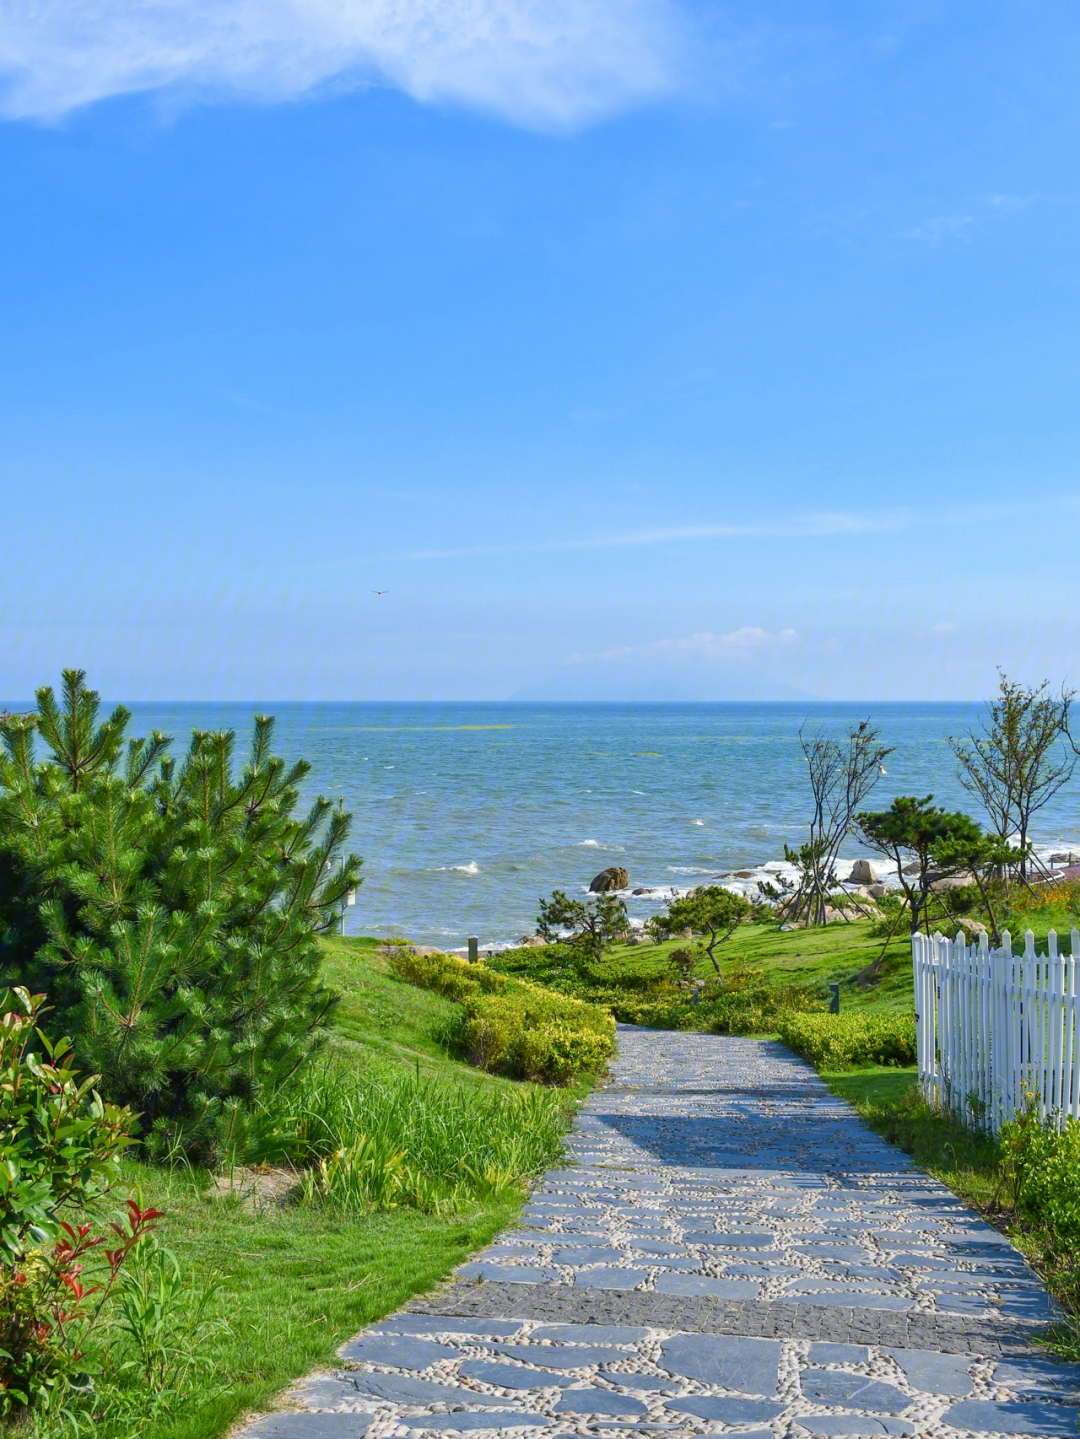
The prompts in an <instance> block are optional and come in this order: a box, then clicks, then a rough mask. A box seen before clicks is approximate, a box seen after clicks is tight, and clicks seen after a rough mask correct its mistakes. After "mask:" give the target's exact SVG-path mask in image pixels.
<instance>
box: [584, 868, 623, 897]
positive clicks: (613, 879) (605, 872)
mask: <svg viewBox="0 0 1080 1439" xmlns="http://www.w3.org/2000/svg"><path fill="white" fill-rule="evenodd" d="M629 883H630V876H629V875H628V874H627V872H626V870H625V869H623V868H622V866H621V865H617V864H613V865H611V867H610V868H609V869H602V870H601V871H600V873H599V874H598V875H597V876H596V877H595V879H594V880H593V882H592V884H590V885H589V893H590V894H606V893H608V892H609V891H611V890H616V889H625V888H626V886H627V885H628V884H629Z"/></svg>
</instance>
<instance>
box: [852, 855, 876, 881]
mask: <svg viewBox="0 0 1080 1439" xmlns="http://www.w3.org/2000/svg"><path fill="white" fill-rule="evenodd" d="M847 882H848V884H877V882H878V874H877V871H876V870H875V869H874V866H873V865H872V864H871V863H870V861H869V860H868V859H857V860H856V861H855V863H854V864H853V865H852V866H851V873H850V874H849V875H848V877H847Z"/></svg>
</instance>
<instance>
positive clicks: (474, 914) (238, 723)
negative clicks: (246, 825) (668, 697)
mask: <svg viewBox="0 0 1080 1439" xmlns="http://www.w3.org/2000/svg"><path fill="white" fill-rule="evenodd" d="M12 707H13V708H14V706H12ZM129 707H130V708H131V709H132V711H133V715H134V720H133V725H132V731H133V732H134V733H146V732H147V731H148V730H149V729H151V728H155V729H161V730H164V731H166V732H167V733H169V734H171V735H173V736H175V740H176V749H177V750H178V751H179V750H182V748H183V746H184V744H185V743H186V738H187V736H188V735H189V734H190V731H191V730H192V729H232V730H235V731H236V733H237V736H238V740H239V741H241V743H240V745H239V748H240V750H241V752H242V751H243V749H244V747H245V744H246V738H247V736H248V734H249V733H250V730H251V726H252V720H253V716H254V715H255V714H256V713H268V714H273V715H275V716H276V721H277V729H276V748H277V750H278V752H279V753H281V754H282V755H284V756H285V757H286V758H287V759H290V760H292V759H296V758H300V757H303V758H304V759H306V760H307V761H308V762H309V763H310V765H311V772H310V775H309V777H308V780H307V781H306V783H305V799H310V798H312V797H314V795H316V794H322V795H326V796H327V797H328V798H330V799H332V800H334V801H335V802H336V801H337V800H338V799H339V798H341V799H343V800H344V802H345V806H346V808H347V809H348V810H349V811H351V813H352V815H353V817H354V820H353V835H352V841H351V844H352V848H353V849H354V850H355V851H356V852H357V853H358V854H360V855H361V856H362V857H363V861H364V865H363V875H364V879H363V884H362V886H361V888H360V890H359V893H358V895H357V902H356V905H355V907H353V908H350V909H348V910H347V911H346V914H345V927H346V932H347V933H350V934H368V935H377V936H384V937H385V936H395V935H400V936H403V937H405V938H408V939H410V940H412V941H414V942H415V943H417V944H429V945H437V946H439V947H442V948H447V949H455V948H461V947H463V946H464V945H465V944H466V941H467V940H468V938H469V937H470V936H476V937H477V938H478V939H479V941H480V947H481V950H482V951H483V950H485V949H497V948H502V947H504V946H506V945H507V944H510V943H514V942H516V941H517V940H519V939H520V938H522V937H524V936H526V935H529V934H532V933H533V932H534V931H535V928H536V914H537V905H538V900H539V899H540V897H541V896H545V895H549V894H550V893H551V891H552V890H553V889H562V890H565V891H567V892H568V893H570V894H573V895H577V894H582V893H584V892H586V891H587V889H588V886H589V882H590V880H591V879H592V878H593V876H594V875H595V874H596V873H597V872H598V871H600V870H602V869H604V868H606V867H608V866H609V865H621V866H622V867H623V868H625V869H626V870H627V871H628V874H629V878H630V886H629V887H630V889H635V888H637V889H642V890H644V891H646V893H644V894H642V895H638V896H633V895H629V896H628V897H627V904H628V907H629V912H630V915H631V917H632V918H633V919H635V920H637V921H638V922H642V921H643V920H644V919H645V918H647V917H648V915H649V914H651V913H654V912H655V911H656V910H657V908H658V907H659V906H660V905H661V904H662V903H663V902H664V900H665V899H666V898H667V897H668V896H670V894H671V892H672V890H673V889H674V890H676V891H679V890H683V889H686V888H690V887H692V886H693V885H695V884H701V883H705V882H707V881H708V880H709V879H712V878H715V877H719V876H723V875H728V876H734V875H736V874H737V872H738V871H743V879H744V880H745V879H746V878H747V877H748V876H747V872H748V871H749V874H750V876H752V877H756V876H758V875H759V874H760V873H763V872H764V867H765V866H767V865H768V866H770V867H771V869H772V871H773V872H774V873H775V872H776V870H777V868H778V862H779V861H782V859H783V854H784V846H785V844H787V845H797V844H799V843H800V842H801V841H802V840H803V839H804V838H805V837H806V832H807V831H806V825H807V820H808V816H809V809H810V794H809V787H808V783H807V775H806V763H805V760H804V759H803V757H802V754H801V751H800V748H799V732H800V729H805V730H807V731H813V732H836V733H845V732H846V730H847V728H848V727H849V726H850V725H852V724H857V723H859V722H860V721H861V720H864V719H869V720H870V721H871V722H872V723H873V724H875V725H876V726H877V727H878V728H879V729H880V731H881V738H882V742H883V743H884V744H886V745H888V746H891V747H892V749H893V752H892V754H890V755H889V756H888V758H887V759H886V761H885V769H886V771H887V773H886V774H885V775H883V776H881V777H880V778H879V781H878V784H877V786H876V788H875V789H874V791H873V793H872V795H871V797H870V800H869V801H868V806H869V807H870V808H875V809H878V808H885V807H886V806H887V805H888V804H889V803H890V801H891V800H892V799H893V798H894V797H895V796H896V795H898V794H917V795H928V794H933V796H934V798H935V800H936V802H937V803H939V804H943V805H945V806H947V807H948V808H950V809H965V810H967V811H968V812H969V813H972V814H977V813H978V809H977V806H976V804H975V802H974V801H973V799H972V798H971V796H970V795H968V794H967V793H966V792H965V791H964V790H963V789H962V788H961V786H960V784H959V782H958V780H957V777H956V765H955V761H954V759H953V757H952V754H951V751H950V749H949V744H948V740H949V737H950V735H955V736H960V735H963V734H964V733H965V732H966V731H967V730H968V729H970V728H971V727H972V726H977V725H978V724H979V722H980V718H981V714H982V707H981V706H979V705H977V704H955V703H952V704H930V703H926V704H923V703H908V704H900V703H887V704H886V703H863V704H847V703H845V704H825V703H816V704H807V703H788V702H776V703H716V704H675V703H668V704H644V703H636V704H616V703H606V704H584V703H582V704H550V703H528V702H522V703H509V702H507V703H501V702H488V703H389V702H387V703H363V704H361V703H345V702H342V703H288V704H280V703H270V702H265V703H262V704H237V703H213V702H205V703H136V704H132V705H130V706H129ZM1035 838H1036V839H1037V841H1038V842H1039V848H1040V850H1042V851H1043V852H1045V853H1049V852H1051V851H1052V850H1053V849H1055V848H1057V849H1060V850H1065V851H1067V850H1069V849H1070V848H1073V849H1075V850H1076V851H1077V853H1078V854H1080V778H1078V779H1074V780H1073V781H1071V782H1070V783H1069V785H1068V786H1067V787H1066V788H1065V789H1064V790H1062V791H1061V792H1060V793H1059V794H1058V795H1057V796H1056V798H1055V799H1054V800H1053V801H1052V802H1051V803H1050V804H1049V805H1047V807H1046V808H1045V809H1044V810H1043V811H1042V813H1041V815H1040V816H1039V818H1038V822H1037V825H1036V829H1035ZM864 854H866V851H864V850H862V849H861V848H860V846H859V844H858V842H857V840H855V839H854V838H852V839H850V840H849V841H848V843H847V844H846V846H845V849H844V851H843V858H844V859H854V858H857V857H860V856H862V855H864ZM732 882H733V883H735V884H739V883H740V882H739V881H738V880H734V879H733V880H732ZM742 887H744V888H745V884H743V885H742Z"/></svg>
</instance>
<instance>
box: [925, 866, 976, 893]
mask: <svg viewBox="0 0 1080 1439" xmlns="http://www.w3.org/2000/svg"><path fill="white" fill-rule="evenodd" d="M974 883H975V876H974V875H973V874H972V873H971V871H970V870H969V869H968V870H962V871H961V872H960V874H947V875H943V876H942V878H941V879H935V880H934V881H933V882H932V884H931V885H930V888H931V889H932V890H933V891H934V892H935V893H936V894H940V893H941V892H942V890H946V889H962V888H963V887H964V885H966V884H974Z"/></svg>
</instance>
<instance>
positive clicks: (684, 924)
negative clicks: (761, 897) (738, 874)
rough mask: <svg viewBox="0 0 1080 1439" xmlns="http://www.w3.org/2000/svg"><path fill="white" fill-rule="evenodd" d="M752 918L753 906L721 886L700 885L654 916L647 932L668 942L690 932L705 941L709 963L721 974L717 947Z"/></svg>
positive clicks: (674, 900) (704, 945)
mask: <svg viewBox="0 0 1080 1439" xmlns="http://www.w3.org/2000/svg"><path fill="white" fill-rule="evenodd" d="M752 915H753V906H752V905H751V903H750V901H749V900H748V899H744V898H743V896H742V895H741V894H733V893H732V892H731V890H729V889H724V888H723V887H722V886H721V885H718V884H710V885H702V886H701V887H700V888H699V889H694V890H691V891H690V893H689V894H683V895H679V896H678V897H677V898H676V899H673V900H672V901H671V902H670V904H669V905H668V907H667V913H666V914H654V915H653V917H652V918H651V919H650V920H649V921H648V924H647V926H646V927H647V929H648V930H649V932H650V934H651V935H652V936H653V937H654V938H655V939H658V940H660V939H670V938H671V936H672V935H673V934H682V933H683V932H684V931H686V930H689V931H690V933H691V934H692V935H695V936H700V937H701V938H702V939H704V940H705V943H704V944H703V946H702V949H703V950H704V953H705V954H706V955H707V957H708V960H709V963H710V964H711V965H712V967H713V969H715V970H716V973H717V974H719V973H720V962H719V960H718V959H717V958H716V954H715V953H714V951H715V949H716V946H717V945H718V944H723V943H724V941H725V940H728V939H730V938H731V936H732V935H733V934H734V933H735V931H736V929H738V927H739V925H740V924H744V923H745V922H746V921H747V920H749V919H750V918H751V917H752Z"/></svg>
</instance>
